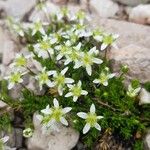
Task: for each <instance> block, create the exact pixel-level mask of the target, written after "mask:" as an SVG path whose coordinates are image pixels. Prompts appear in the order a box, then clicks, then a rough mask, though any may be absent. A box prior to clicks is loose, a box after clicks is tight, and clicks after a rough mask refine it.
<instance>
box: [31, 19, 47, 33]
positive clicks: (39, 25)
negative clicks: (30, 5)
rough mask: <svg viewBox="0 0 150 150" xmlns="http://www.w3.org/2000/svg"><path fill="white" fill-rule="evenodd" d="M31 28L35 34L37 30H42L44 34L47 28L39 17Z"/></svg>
mask: <svg viewBox="0 0 150 150" xmlns="http://www.w3.org/2000/svg"><path fill="white" fill-rule="evenodd" d="M31 29H32V35H35V34H36V33H37V32H40V33H42V34H43V35H44V34H45V30H44V28H43V25H42V22H41V21H40V19H37V21H36V22H34V23H33V25H32V26H31Z"/></svg>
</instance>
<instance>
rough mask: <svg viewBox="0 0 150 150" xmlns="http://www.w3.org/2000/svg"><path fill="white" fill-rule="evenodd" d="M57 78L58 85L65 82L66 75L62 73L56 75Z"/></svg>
mask: <svg viewBox="0 0 150 150" xmlns="http://www.w3.org/2000/svg"><path fill="white" fill-rule="evenodd" d="M55 80H56V82H57V84H58V85H60V84H64V83H65V77H64V76H63V75H61V74H59V75H58V76H57V77H56V79H55Z"/></svg>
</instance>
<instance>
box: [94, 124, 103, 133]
mask: <svg viewBox="0 0 150 150" xmlns="http://www.w3.org/2000/svg"><path fill="white" fill-rule="evenodd" d="M94 127H95V128H96V129H97V130H99V131H101V126H100V125H99V124H98V123H95V126H94Z"/></svg>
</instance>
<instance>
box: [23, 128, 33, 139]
mask: <svg viewBox="0 0 150 150" xmlns="http://www.w3.org/2000/svg"><path fill="white" fill-rule="evenodd" d="M32 135H33V130H32V129H31V128H26V129H24V130H23V136H24V137H26V138H29V137H31V136H32Z"/></svg>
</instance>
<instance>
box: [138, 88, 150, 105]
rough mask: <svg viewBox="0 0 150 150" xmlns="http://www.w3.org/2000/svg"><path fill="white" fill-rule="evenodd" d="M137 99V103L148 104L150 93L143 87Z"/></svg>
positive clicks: (149, 102)
mask: <svg viewBox="0 0 150 150" xmlns="http://www.w3.org/2000/svg"><path fill="white" fill-rule="evenodd" d="M139 99H140V101H139V105H142V104H150V93H149V92H148V91H147V90H145V89H144V88H142V89H141V91H140V95H139Z"/></svg>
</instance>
